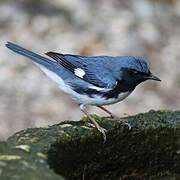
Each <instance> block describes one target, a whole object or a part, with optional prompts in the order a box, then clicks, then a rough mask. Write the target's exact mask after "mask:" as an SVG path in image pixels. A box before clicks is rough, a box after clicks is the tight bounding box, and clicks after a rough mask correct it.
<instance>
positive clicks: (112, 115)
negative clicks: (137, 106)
mask: <svg viewBox="0 0 180 180" xmlns="http://www.w3.org/2000/svg"><path fill="white" fill-rule="evenodd" d="M97 107H98V108H100V109H102V110H103V111H105V112H106V113H108V114H109V115H110V116H111V117H112V118H115V117H116V116H115V115H114V114H113V113H111V112H110V111H108V110H107V109H106V108H105V107H103V106H100V105H97Z"/></svg>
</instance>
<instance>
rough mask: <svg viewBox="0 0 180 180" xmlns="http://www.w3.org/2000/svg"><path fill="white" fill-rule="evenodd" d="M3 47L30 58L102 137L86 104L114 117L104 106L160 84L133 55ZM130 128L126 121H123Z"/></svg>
mask: <svg viewBox="0 0 180 180" xmlns="http://www.w3.org/2000/svg"><path fill="white" fill-rule="evenodd" d="M6 46H7V47H8V48H9V49H11V50H12V51H14V52H16V53H18V54H21V55H23V56H26V57H28V58H30V59H31V60H32V61H33V62H34V63H35V64H36V65H37V66H39V67H40V69H41V70H42V71H44V73H45V74H46V75H47V76H48V77H50V78H51V79H52V80H53V81H55V82H56V83H57V84H58V85H59V88H60V89H61V90H62V91H64V92H65V93H67V94H69V95H70V96H71V97H72V98H73V99H75V100H77V101H78V102H79V107H80V109H81V110H82V112H84V114H86V115H87V116H88V117H89V119H90V120H91V121H92V122H93V124H94V126H95V127H96V128H97V129H98V130H99V131H100V132H101V133H102V134H103V137H104V141H106V133H105V132H106V129H104V128H103V127H101V126H100V125H99V124H98V123H97V122H96V121H95V119H94V118H93V117H92V116H90V114H89V113H88V112H87V111H86V109H85V106H86V105H95V106H97V107H99V108H101V109H102V110H104V111H106V112H107V113H109V114H110V115H111V116H112V117H115V116H114V115H113V114H112V113H111V112H110V111H108V110H107V109H105V108H104V107H103V105H109V104H113V103H117V102H119V101H122V100H123V99H125V98H126V97H127V96H128V95H129V94H131V93H132V91H133V90H134V89H135V87H136V86H137V85H138V84H140V83H142V82H144V81H146V80H155V81H161V80H160V79H159V78H158V77H156V76H154V75H153V74H152V73H151V71H150V69H149V67H148V65H147V63H146V62H145V61H144V60H143V59H141V58H140V57H134V56H119V57H111V56H94V57H85V56H78V55H71V54H60V53H56V52H48V53H46V55H47V56H49V57H51V58H52V59H54V60H51V59H49V58H46V57H43V56H40V55H38V54H36V53H34V52H31V51H29V50H26V49H24V48H22V47H20V46H18V45H16V44H14V43H11V42H8V43H7V44H6ZM124 123H125V124H127V125H128V126H129V128H130V125H129V124H128V123H127V122H124Z"/></svg>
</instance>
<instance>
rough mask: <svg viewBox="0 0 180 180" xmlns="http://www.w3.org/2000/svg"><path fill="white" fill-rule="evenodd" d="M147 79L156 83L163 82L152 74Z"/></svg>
mask: <svg viewBox="0 0 180 180" xmlns="http://www.w3.org/2000/svg"><path fill="white" fill-rule="evenodd" d="M147 79H151V80H155V81H161V80H160V79H159V78H158V77H156V76H154V75H153V74H150V75H149V76H148V77H147Z"/></svg>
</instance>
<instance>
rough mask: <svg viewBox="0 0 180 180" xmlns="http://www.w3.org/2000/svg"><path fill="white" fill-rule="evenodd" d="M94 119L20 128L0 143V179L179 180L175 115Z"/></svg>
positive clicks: (178, 117) (179, 133)
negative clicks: (102, 130)
mask: <svg viewBox="0 0 180 180" xmlns="http://www.w3.org/2000/svg"><path fill="white" fill-rule="evenodd" d="M94 117H95V118H96V119H97V121H98V123H99V124H100V125H101V126H102V127H104V128H106V129H107V130H108V132H107V141H106V143H103V137H102V134H101V133H100V132H98V131H97V130H96V129H95V128H93V127H89V126H88V125H87V122H88V120H87V119H86V118H83V119H82V120H80V121H78V122H74V121H65V122H62V123H59V124H56V125H53V126H48V127H43V128H31V129H25V130H23V131H20V132H18V133H16V134H15V135H13V136H11V137H9V138H8V140H7V142H0V179H1V180H6V179H7V180H9V179H13V180H20V179H22V180H47V179H48V180H49V179H51V180H56V179H57V180H63V179H67V180H76V179H77V180H79V179H82V180H89V179H90V180H95V179H98V180H107V179H108V180H116V179H123V180H125V179H164V180H165V179H170V180H171V179H180V111H174V112H173V111H150V112H148V113H144V114H138V115H136V116H130V117H127V118H124V119H126V120H127V121H128V122H129V123H130V124H131V126H132V129H131V130H129V129H128V127H127V126H126V125H124V124H121V122H120V121H115V120H114V121H111V120H108V119H105V118H99V117H98V116H95V115H94Z"/></svg>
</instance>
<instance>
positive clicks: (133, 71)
mask: <svg viewBox="0 0 180 180" xmlns="http://www.w3.org/2000/svg"><path fill="white" fill-rule="evenodd" d="M131 72H132V73H133V74H138V73H139V72H138V71H136V70H135V69H131Z"/></svg>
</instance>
